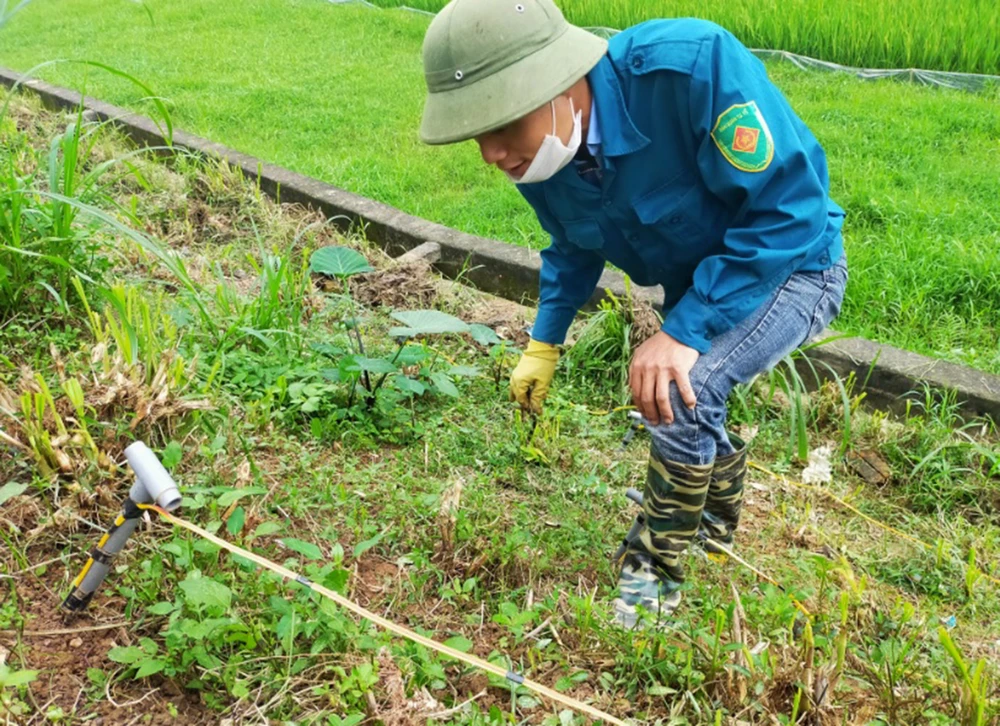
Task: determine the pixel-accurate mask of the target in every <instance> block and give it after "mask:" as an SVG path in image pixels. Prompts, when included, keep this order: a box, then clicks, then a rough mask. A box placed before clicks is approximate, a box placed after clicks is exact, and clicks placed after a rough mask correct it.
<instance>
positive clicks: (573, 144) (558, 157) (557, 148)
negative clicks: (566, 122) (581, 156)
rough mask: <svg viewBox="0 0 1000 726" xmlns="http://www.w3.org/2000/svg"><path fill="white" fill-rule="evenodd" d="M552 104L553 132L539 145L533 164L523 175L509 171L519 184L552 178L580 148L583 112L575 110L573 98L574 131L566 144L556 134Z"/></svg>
mask: <svg viewBox="0 0 1000 726" xmlns="http://www.w3.org/2000/svg"><path fill="white" fill-rule="evenodd" d="M550 104H551V105H552V133H551V134H549V135H547V136H546V137H545V139H544V140H543V141H542V145H541V146H539V147H538V153H537V154H535V158H534V159H532V160H531V164H529V165H528V168H527V169H526V170H525V172H524V174H522V175H521V177H520V178H519V179H518V178H515V177H513V176H511V175H510V173H507V176H508V177H510V179H511V180H512V181H513V182H515V183H517V184H534V183H536V182H542V181H545V180H546V179H551V178H552V177H553V176H555V174H556V173H557V172H558V171H559V170H560V169H562V168H563V167H564V166H566V165H567V164H568V163H569V162H570V161H572V159H573V157H574V156H576V152H577V150H578V149H579V148H580V142H581V141H582V137H583V125H582V120H581V118H582V114H581V112H580V111H574V110H573V99H570V101H569V110H570V113H572V114H573V132H572V133H571V134H570V136H569V144H568V145H567V144H564V143H563V142H562V139H560V138H559V136H557V135H556V102H555V101H554V100H553V101H550Z"/></svg>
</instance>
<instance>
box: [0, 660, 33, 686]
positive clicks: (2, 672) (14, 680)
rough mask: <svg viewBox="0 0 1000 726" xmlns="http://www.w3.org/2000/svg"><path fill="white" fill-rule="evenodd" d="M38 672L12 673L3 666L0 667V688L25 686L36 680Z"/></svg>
mask: <svg viewBox="0 0 1000 726" xmlns="http://www.w3.org/2000/svg"><path fill="white" fill-rule="evenodd" d="M38 674H39V671H12V670H10V669H9V668H8V667H7V666H5V665H0V686H2V687H15V688H16V687H17V686H26V685H28V684H29V683H31V682H32V681H33V680H35V679H36V678H38Z"/></svg>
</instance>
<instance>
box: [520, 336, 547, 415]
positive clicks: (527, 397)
mask: <svg viewBox="0 0 1000 726" xmlns="http://www.w3.org/2000/svg"><path fill="white" fill-rule="evenodd" d="M558 361H559V349H558V348H557V347H556V346H554V345H550V344H549V343H542V342H540V341H538V340H531V341H528V347H527V348H525V349H524V355H522V356H521V360H520V361H518V364H517V367H516V368H515V369H514V372H513V373H511V374H510V400H511V401H517V402H518V403H519V404H521V410H523V411H531V412H532V413H541V412H542V403H543V402H544V401H545V397H546V396H548V395H549V384H551V383H552V378H553V376H555V374H556V363H557V362H558Z"/></svg>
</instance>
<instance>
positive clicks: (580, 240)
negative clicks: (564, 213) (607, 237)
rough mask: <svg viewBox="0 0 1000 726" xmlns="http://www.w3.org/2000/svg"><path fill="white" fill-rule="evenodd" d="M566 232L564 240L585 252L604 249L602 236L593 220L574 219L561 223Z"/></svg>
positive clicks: (598, 226)
mask: <svg viewBox="0 0 1000 726" xmlns="http://www.w3.org/2000/svg"><path fill="white" fill-rule="evenodd" d="M561 224H562V226H563V229H564V230H565V231H566V240H567V241H568V242H569V243H570V244H572V245H575V246H576V247H580V248H582V249H585V250H599V249H601V248H603V247H604V235H603V233H602V232H601V226H600V225H599V224H598V223H597V220H595V219H575V220H567V221H562V222H561Z"/></svg>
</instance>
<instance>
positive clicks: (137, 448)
mask: <svg viewBox="0 0 1000 726" xmlns="http://www.w3.org/2000/svg"><path fill="white" fill-rule="evenodd" d="M125 458H126V459H128V464H129V466H131V467H132V471H134V472H135V476H136V479H137V480H138V481H136V483H135V486H133V487H132V491H131V492H130V494H129V496H130V497H131V498H132V500H133V501H135V502H141V503H144V504H145V503H149V502H156V504H158V505H159V506H160V507H162V508H163V509H166V510H167V511H168V512H172V511H173V510H175V509H177V507H179V506H180V505H181V493H180V491H179V490H178V489H177V484H176V483H175V482H174V479H173V477H171V476H170V472H168V471H167V470H166V469H164V468H163V464H161V463H160V460H159V459H158V458H156V454H154V453H153V452H152V451H151V450H150V448H149V447H148V446H146V445H145V444H144V443H142V442H141V441H136V442H135V443H134V444H131V445H130V446H129V447H128V448H127V449H125Z"/></svg>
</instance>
